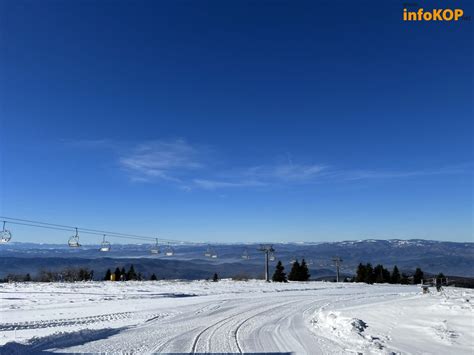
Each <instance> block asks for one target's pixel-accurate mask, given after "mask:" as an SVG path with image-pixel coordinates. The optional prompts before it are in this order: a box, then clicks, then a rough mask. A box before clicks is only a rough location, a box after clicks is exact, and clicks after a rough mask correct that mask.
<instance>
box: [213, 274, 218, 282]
mask: <svg viewBox="0 0 474 355" xmlns="http://www.w3.org/2000/svg"><path fill="white" fill-rule="evenodd" d="M212 281H213V282H217V281H219V276H218V275H217V273H214V276H213V277H212Z"/></svg>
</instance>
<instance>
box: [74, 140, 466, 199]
mask: <svg viewBox="0 0 474 355" xmlns="http://www.w3.org/2000/svg"><path fill="white" fill-rule="evenodd" d="M75 145H76V146H78V147H81V148H87V149H89V148H97V149H108V150H110V151H114V152H116V154H118V155H119V157H118V164H119V166H120V167H121V169H122V170H123V171H125V172H126V173H127V174H128V175H129V178H130V181H133V182H136V183H158V182H160V181H162V182H168V183H171V184H174V185H176V186H177V187H178V188H180V189H182V190H184V191H190V190H193V189H203V190H221V189H238V188H240V189H242V188H265V187H271V186H290V185H301V184H314V183H322V182H340V183H344V182H350V181H359V180H375V179H379V180H381V179H402V178H412V177H421V176H433V175H448V174H462V173H466V172H468V171H471V172H472V164H464V165H457V166H448V167H441V168H434V169H419V170H397V171H394V170H391V171H389V170H377V169H373V170H370V169H343V168H338V167H337V168H336V167H333V166H330V165H326V164H304V163H294V162H293V161H292V160H291V159H290V158H289V157H288V158H287V159H286V160H285V161H283V162H281V161H278V162H275V163H267V164H261V165H254V166H239V167H236V166H235V164H232V163H231V162H229V161H227V162H226V159H222V158H220V159H215V154H214V151H213V150H212V149H209V148H208V147H203V146H197V145H192V144H190V143H188V142H187V141H186V140H184V139H168V140H154V141H147V142H141V143H139V144H130V143H124V142H122V143H120V142H115V141H112V140H107V139H104V140H91V141H79V142H78V143H77V144H75Z"/></svg>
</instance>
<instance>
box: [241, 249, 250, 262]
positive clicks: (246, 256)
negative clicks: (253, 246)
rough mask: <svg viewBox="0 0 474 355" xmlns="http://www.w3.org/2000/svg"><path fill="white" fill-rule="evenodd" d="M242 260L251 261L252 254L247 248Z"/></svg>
mask: <svg viewBox="0 0 474 355" xmlns="http://www.w3.org/2000/svg"><path fill="white" fill-rule="evenodd" d="M242 259H244V260H249V259H250V254H249V251H248V249H247V248H245V250H244V252H243V253H242Z"/></svg>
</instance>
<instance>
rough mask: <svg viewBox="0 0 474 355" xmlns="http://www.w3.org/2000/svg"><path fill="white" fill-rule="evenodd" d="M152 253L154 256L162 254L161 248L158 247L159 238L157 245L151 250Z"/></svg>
mask: <svg viewBox="0 0 474 355" xmlns="http://www.w3.org/2000/svg"><path fill="white" fill-rule="evenodd" d="M150 253H152V254H159V253H160V246H159V245H158V238H156V242H155V245H153V246H152V247H151V248H150Z"/></svg>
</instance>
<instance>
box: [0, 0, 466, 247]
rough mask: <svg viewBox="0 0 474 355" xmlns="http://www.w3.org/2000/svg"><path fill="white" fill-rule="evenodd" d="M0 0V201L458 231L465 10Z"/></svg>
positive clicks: (60, 218)
mask: <svg viewBox="0 0 474 355" xmlns="http://www.w3.org/2000/svg"><path fill="white" fill-rule="evenodd" d="M0 3H1V10H0V13H1V21H0V30H1V47H0V52H1V53H2V54H1V56H0V66H1V78H2V79H1V83H0V85H1V87H0V89H1V96H2V100H1V101H2V104H1V140H0V148H1V159H2V165H1V169H2V170H1V185H0V187H1V205H0V210H1V214H2V215H7V216H11V217H19V218H29V219H37V220H42V221H51V222H54V223H61V224H72V225H80V226H85V227H91V228H104V229H111V230H114V231H123V232H134V233H141V234H151V235H155V234H157V235H162V236H166V237H170V238H174V239H185V240H210V241H254V240H257V241H262V240H273V241H280V240H286V241H300V240H306V241H331V240H343V239H361V238H382V239H384V238H427V239H439V240H452V241H469V240H472V237H473V234H472V218H473V212H472V198H473V194H472V191H473V190H472V187H473V186H472V177H473V174H472V173H473V164H472V163H473V140H472V137H473V125H472V117H473V105H472V94H473V82H472V73H473V47H472V43H473V41H472V40H473V38H472V33H473V28H472V27H473V23H472V21H462V22H457V23H426V22H423V23H404V22H403V21H402V20H401V19H402V2H401V1H385V2H380V1H371V2H366V1H356V2H350V1H324V2H316V1H302V2H294V1H251V2H247V1H211V2H207V1H138V2H132V1H127V2H120V1H102V2H97V1H26V2H25V1H13V0H12V1H5V0H2V1H0ZM422 5H423V4H422ZM437 5H441V6H451V7H454V6H455V5H456V6H459V7H462V8H463V9H464V10H465V13H466V14H467V15H472V12H473V6H472V3H470V2H458V1H456V2H452V1H449V2H448V1H446V2H432V1H430V2H429V5H425V6H426V8H428V7H431V6H433V7H436V6H437ZM11 229H13V231H15V229H16V230H17V233H16V240H17V241H27V240H30V241H33V240H36V241H48V242H51V241H56V242H64V240H63V239H62V236H61V234H58V233H53V234H51V233H49V232H47V231H42V230H26V229H18V228H15V227H13V226H12V227H11Z"/></svg>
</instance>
